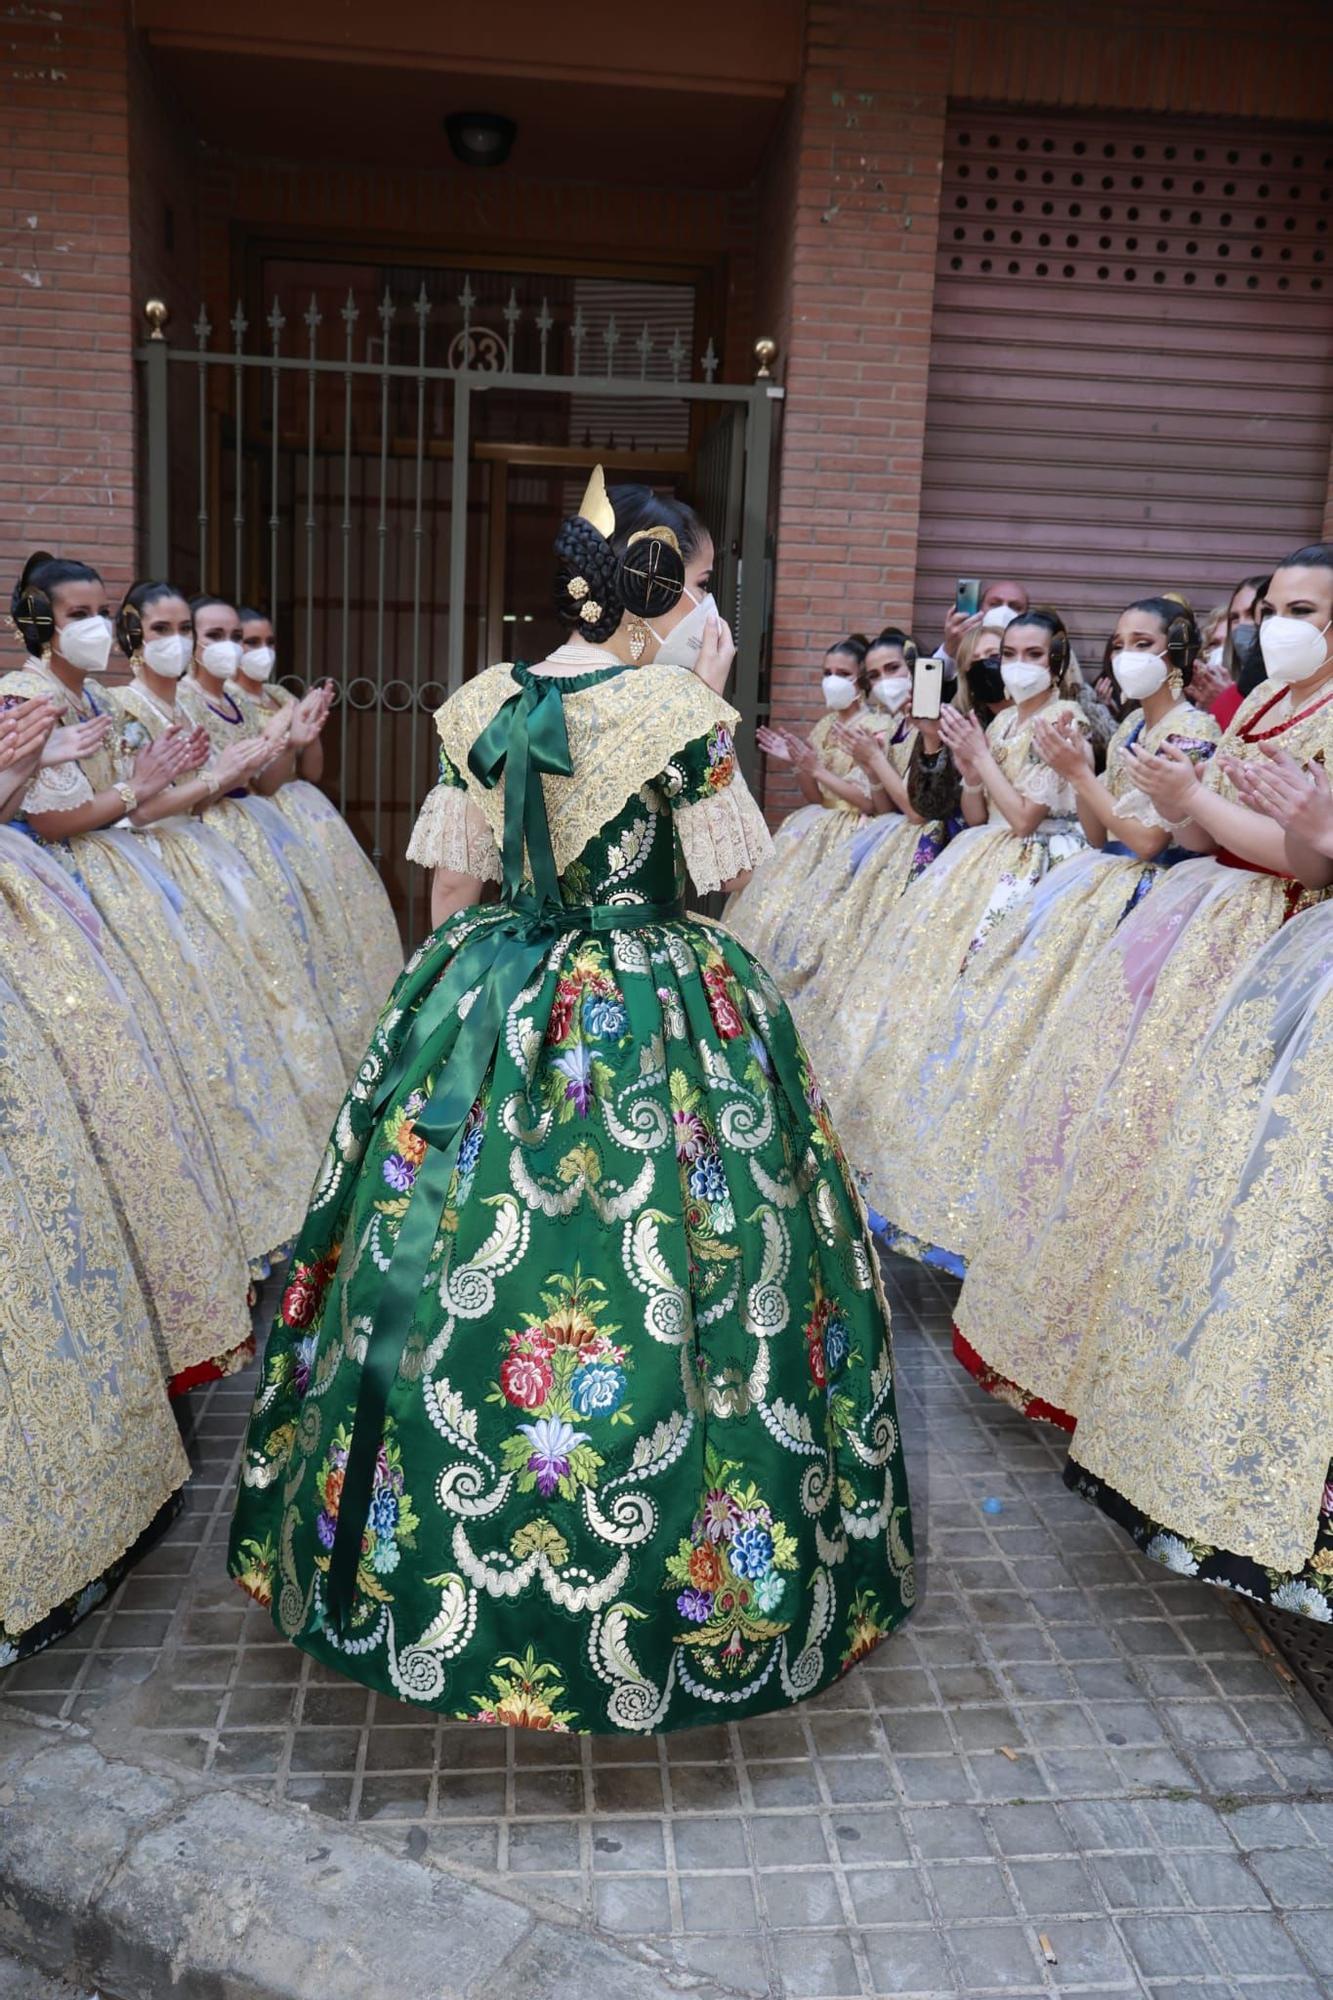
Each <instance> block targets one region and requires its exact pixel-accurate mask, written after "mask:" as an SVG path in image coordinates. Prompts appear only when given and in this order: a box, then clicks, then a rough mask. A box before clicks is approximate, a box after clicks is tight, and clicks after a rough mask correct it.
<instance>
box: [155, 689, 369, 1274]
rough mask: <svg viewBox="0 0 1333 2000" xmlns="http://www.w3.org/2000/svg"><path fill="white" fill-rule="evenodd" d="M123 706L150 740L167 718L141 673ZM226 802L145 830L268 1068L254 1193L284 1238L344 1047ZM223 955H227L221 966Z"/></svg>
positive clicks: (246, 1045) (234, 1032)
mask: <svg viewBox="0 0 1333 2000" xmlns="http://www.w3.org/2000/svg"><path fill="white" fill-rule="evenodd" d="M116 699H117V703H118V705H119V707H120V709H121V710H122V711H123V713H124V714H126V715H127V716H130V717H132V718H133V719H134V720H135V721H136V722H138V723H139V724H141V725H142V727H143V730H144V732H145V733H146V735H147V736H148V737H149V738H151V739H152V740H153V741H154V742H155V741H156V740H157V738H158V737H159V736H161V734H162V733H163V731H164V730H165V729H167V728H169V727H170V725H171V723H172V722H173V721H179V722H182V723H184V722H188V721H189V720H190V718H189V717H187V716H186V715H184V714H182V715H180V716H176V715H173V713H172V711H171V710H169V709H167V708H164V707H163V705H162V704H161V703H160V702H159V701H157V700H156V699H155V698H154V696H153V695H151V694H150V693H149V691H148V689H147V688H146V687H144V686H143V685H142V683H141V682H139V681H133V682H131V683H130V685H129V686H128V687H122V688H118V689H117V690H116ZM232 803H233V802H232V801H231V800H227V799H218V800H215V801H214V802H213V803H212V804H211V805H210V806H209V807H208V808H207V810H206V812H205V813H204V814H203V815H202V816H200V817H194V816H192V815H189V814H186V813H178V814H173V815H172V817H171V818H169V819H162V820H157V821H155V822H154V824H153V825H152V826H150V827H148V828H147V829H146V830H145V832H144V833H143V834H142V835H141V838H142V839H143V840H144V842H145V844H146V846H147V847H148V848H149V850H150V852H151V853H152V854H153V856H154V858H155V859H156V860H157V861H158V862H159V863H160V864H161V866H162V868H163V869H164V870H165V872H166V873H167V874H168V875H169V876H170V878H171V880H172V881H173V882H174V883H175V884H176V886H177V888H178V889H180V890H181V891H182V893H183V896H184V905H183V908H182V912H181V920H182V922H183V923H184V925H185V926H186V929H187V930H188V932H189V934H190V937H191V940H192V941H193V943H194V944H195V948H196V950H197V951H198V952H199V954H200V956H201V958H203V959H205V960H206V961H207V963H208V964H209V965H210V967H211V968H212V973H211V979H212V986H211V990H212V992H213V995H214V1000H215V1003H216V1005H217V1008H218V1011H219V1013H221V1014H222V1016H223V1018H224V1020H225V1022H226V1027H227V1037H228V1041H229V1042H230V1044H231V1045H232V1046H233V1047H234V1048H236V1047H239V1048H243V1049H244V1050H245V1051H246V1055H247V1061H248V1063H251V1064H255V1065H259V1064H261V1063H262V1066H263V1079H264V1080H263V1084H262V1087H261V1090H260V1093H259V1094H258V1096H257V1097H256V1099H255V1100H254V1106H255V1116H256V1118H257V1120H258V1121H259V1123H258V1124H257V1127H256V1130H257V1133H258V1134H259V1139H258V1143H259V1144H260V1146H261V1147H262V1156H261V1157H258V1158H256V1157H252V1160H251V1168H252V1171H253V1172H254V1173H255V1174H256V1176H257V1177H258V1179H259V1187H258V1189H257V1191H256V1196H255V1198H256V1199H257V1200H258V1201H259V1202H260V1203H261V1204H262V1207H263V1211H264V1213H265V1214H266V1215H267V1216H268V1217H269V1218H270V1220H269V1222H268V1223H267V1224H266V1228H268V1229H270V1230H271V1228H272V1227H273V1225H274V1224H275V1223H276V1224H277V1225H278V1226H279V1227H280V1229H281V1231H282V1234H281V1235H280V1236H279V1237H277V1238H276V1239H275V1241H276V1242H277V1243H280V1244H283V1245H286V1244H288V1243H290V1241H291V1238H292V1236H293V1235H294V1233H295V1231H296V1230H297V1229H298V1228H299V1227H300V1221H301V1215H302V1213H303V1204H304V1201H305V1197H306V1194H307V1192H308V1191H309V1187H310V1182H311V1181H312V1179H313V1178H314V1173H315V1168H316V1167H317V1165H318V1164H319V1157H320V1153H321V1152H322V1150H323V1146H324V1141H325V1140H326V1139H327V1138H328V1135H329V1127H330V1125H331V1124H332V1123H333V1119H334V1115H335V1113H336V1112H337V1109H338V1102H339V1096H340V1092H341V1089H342V1056H341V1053H340V1051H339V1049H338V1046H337V1043H336V1041H335V1039H334V1035H333V1030H332V1028H331V1027H330V1026H329V1022H328V1018H327V1016H326V1015H325V1013H324V1010H323V1008H322V1007H321V1006H320V1004H319V1001H318V999H317V997H316V996H315V994H314V992H313V990H312V988H311V985H310V982H309V980H308V979H306V978H305V977H304V976H303V975H304V968H303V965H302V961H301V958H300V955H299V954H298V952H297V950H296V949H295V948H294V947H293V944H292V942H291V936H290V932H289V929H288V923H287V919H288V907H287V905H286V904H285V903H279V902H276V901H275V900H274V898H273V896H272V894H271V893H270V890H269V887H268V884H267V883H266V882H265V881H264V880H263V879H262V878H261V877H260V876H259V875H258V874H257V873H256V872H255V870H254V868H252V866H251V865H250V861H249V859H248V856H247V855H246V853H245V852H243V851H242V850H241V849H240V848H239V847H238V846H237V845H236V843H235V842H234V841H232V840H231V839H230V838H229V837H228V833H229V830H231V829H233V828H234V827H235V826H236V824H237V821H236V820H235V819H234V818H233V816H232V813H231V806H232ZM219 954H221V956H222V957H223V958H225V960H226V961H228V962H227V963H219Z"/></svg>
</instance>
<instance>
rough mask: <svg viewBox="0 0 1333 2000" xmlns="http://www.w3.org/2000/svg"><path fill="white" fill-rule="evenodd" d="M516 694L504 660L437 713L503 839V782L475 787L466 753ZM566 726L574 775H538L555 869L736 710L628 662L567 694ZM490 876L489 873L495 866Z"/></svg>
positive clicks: (450, 751) (695, 685)
mask: <svg viewBox="0 0 1333 2000" xmlns="http://www.w3.org/2000/svg"><path fill="white" fill-rule="evenodd" d="M517 692H518V683H517V682H516V681H515V680H514V678H513V675H512V672H511V669H510V667H509V666H508V665H501V666H495V667H487V668H486V670H485V672H484V673H480V674H478V675H477V677H476V679H475V680H472V681H469V682H468V683H467V684H466V686H464V687H462V688H460V689H459V691H458V693H457V694H455V695H451V696H450V698H449V700H448V701H447V702H445V704H444V706H443V708H441V709H439V710H437V711H436V716H435V727H436V728H437V729H438V730H439V732H440V741H441V743H442V744H443V745H444V751H445V755H446V756H447V757H448V758H449V759H450V761H451V762H452V763H453V764H454V766H455V767H456V769H457V770H458V771H459V772H460V773H461V775H462V777H463V780H464V782H465V784H466V785H467V795H468V797H469V798H470V799H471V800H472V801H473V802H474V804H476V805H477V806H478V807H479V808H480V809H481V812H482V814H483V815H484V817H485V820H486V824H487V825H488V826H489V828H490V830H491V836H492V838H493V840H494V842H495V847H496V851H497V853H498V852H500V851H501V849H502V848H503V845H504V790H505V788H504V780H503V779H501V781H500V783H499V784H498V785H497V786H496V787H495V789H494V790H493V791H487V790H486V789H485V788H484V786H481V785H479V784H477V783H476V781H475V779H474V778H473V776H472V774H471V772H470V771H469V770H468V767H467V753H468V751H469V750H470V749H471V748H472V745H473V744H474V743H475V742H476V740H477V738H478V736H480V734H481V732H482V730H483V729H484V728H485V727H486V725H487V723H488V722H489V721H490V720H491V718H492V717H493V716H494V715H495V714H496V713H497V712H498V711H499V709H500V708H501V707H502V705H503V704H504V703H505V702H506V701H508V699H509V697H510V695H512V694H516V693H517ZM564 703H565V725H566V727H567V729H568V731H569V749H570V756H571V759H572V762H573V767H574V772H573V776H572V777H569V778H548V777H544V778H543V779H542V790H543V792H544V794H545V797H546V814H547V818H548V820H549V822H550V827H551V845H552V848H553V849H554V852H555V865H556V867H557V869H558V870H560V872H561V873H563V872H564V870H565V869H566V868H568V867H569V865H570V863H571V862H572V861H577V859H578V857H579V855H580V854H582V852H583V850H584V848H585V847H586V846H587V844H588V842H589V841H590V840H591V839H592V838H593V836H594V835H595V834H598V833H600V832H601V830H602V828H603V827H604V826H606V825H607V824H608V822H609V821H610V820H613V819H614V818H615V816H616V814H617V813H618V812H619V811H620V808H621V807H622V806H623V805H624V803H625V801H626V799H629V798H632V797H633V796H634V794H635V792H637V791H638V790H639V787H640V786H641V785H646V784H648V783H649V782H650V780H652V779H653V778H657V777H660V776H661V774H662V772H663V771H664V770H665V769H666V767H667V765H668V764H669V763H670V761H671V759H672V757H673V756H675V755H676V754H677V752H678V751H680V750H682V749H683V748H684V747H685V745H686V744H687V743H693V742H696V741H697V740H698V738H699V737H701V736H706V735H707V734H708V731H709V730H710V729H712V728H713V727H714V726H715V725H716V724H718V723H722V724H723V725H724V726H725V727H726V728H728V729H734V728H735V725H736V723H737V722H738V721H739V720H740V718H739V716H738V714H737V712H736V710H735V709H734V708H732V707H730V706H729V704H728V703H727V702H725V701H723V699H722V697H721V696H720V695H716V694H714V693H713V691H712V689H711V688H708V687H705V686H704V683H703V682H702V681H701V680H700V679H699V678H698V676H697V675H695V674H691V673H685V672H677V671H673V670H670V669H667V668H663V667H639V668H637V669H636V668H633V667H631V668H627V669H626V671H625V672H624V673H623V674H617V675H616V677H615V678H614V680H607V681H597V682H594V684H593V686H592V687H588V688H582V689H580V690H578V691H576V692H574V693H566V695H565V698H564ZM497 872H498V871H497Z"/></svg>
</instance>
